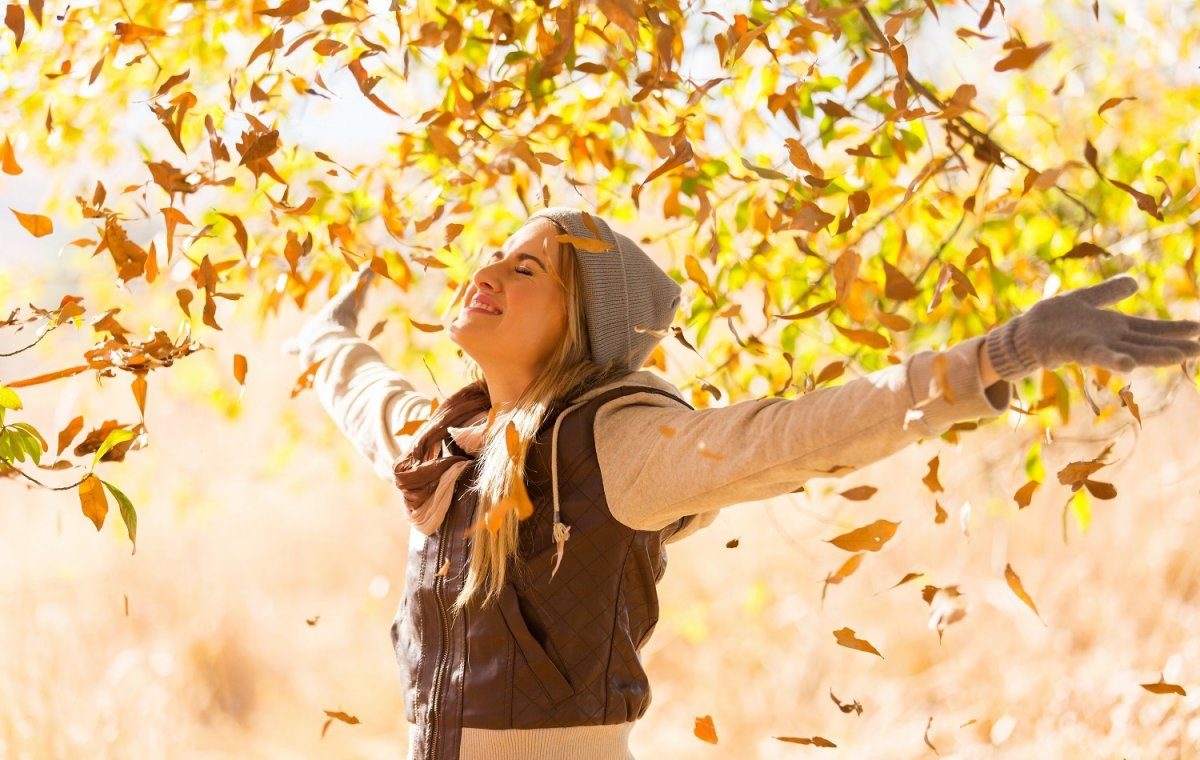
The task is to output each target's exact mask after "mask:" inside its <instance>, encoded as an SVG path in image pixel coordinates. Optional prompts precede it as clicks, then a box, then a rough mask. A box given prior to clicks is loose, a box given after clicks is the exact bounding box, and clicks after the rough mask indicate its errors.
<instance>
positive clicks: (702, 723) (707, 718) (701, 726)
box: [692, 715, 717, 744]
mask: <svg viewBox="0 0 1200 760" xmlns="http://www.w3.org/2000/svg"><path fill="white" fill-rule="evenodd" d="M692 733H693V734H695V735H696V737H697V738H698V739H700V740H702V741H706V742H708V743H709V744H716V743H717V727H716V726H714V725H713V719H712V716H711V715H704V716H702V717H699V718H696V725H695V726H694V727H693V728H692Z"/></svg>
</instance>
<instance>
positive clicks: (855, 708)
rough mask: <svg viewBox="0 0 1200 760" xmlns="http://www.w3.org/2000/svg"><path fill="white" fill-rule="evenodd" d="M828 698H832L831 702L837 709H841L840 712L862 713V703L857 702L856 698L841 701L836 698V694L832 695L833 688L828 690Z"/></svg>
mask: <svg viewBox="0 0 1200 760" xmlns="http://www.w3.org/2000/svg"><path fill="white" fill-rule="evenodd" d="M829 698H830V699H832V700H833V703H834V704H835V705H837V706H838V709H839V710H841V711H842V712H844V713H850V712H855V713H857V714H859V715H862V711H863V707H862V704H861V703H859V701H858V700H857V699H856V700H854V701H852V702H842V701H841V700H840V699H838V698H837V697H836V696H834V694H833V689H830V690H829Z"/></svg>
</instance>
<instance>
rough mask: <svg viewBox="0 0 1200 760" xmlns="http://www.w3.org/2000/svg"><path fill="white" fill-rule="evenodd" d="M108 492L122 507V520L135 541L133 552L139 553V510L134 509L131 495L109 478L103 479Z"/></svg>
mask: <svg viewBox="0 0 1200 760" xmlns="http://www.w3.org/2000/svg"><path fill="white" fill-rule="evenodd" d="M100 482H101V483H103V484H104V487H105V488H107V489H108V492H109V493H111V494H112V495H113V498H114V499H116V500H117V506H118V507H120V508H121V520H122V521H123V522H124V523H125V530H127V531H128V532H129V540H130V541H131V542H132V543H133V553H134V554H136V553H137V512H136V511H134V509H133V502H132V501H130V500H129V497H128V496H126V495H125V494H124V493H122V491H121V489H119V488H117V487H116V486H114V485H113V484H112V483H109V482H108V481H107V480H101V481H100Z"/></svg>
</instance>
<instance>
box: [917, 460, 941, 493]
mask: <svg viewBox="0 0 1200 760" xmlns="http://www.w3.org/2000/svg"><path fill="white" fill-rule="evenodd" d="M940 462H941V455H940V454H938V455H936V456H934V458H933V459H930V460H929V472H927V473H925V477H923V478H921V482H922V483H924V484H925V487H926V488H928V489H929V492H930V493H937V492H938V491H944V490H945V489H943V488H942V484H941V481H939V480H938V464H939V463H940Z"/></svg>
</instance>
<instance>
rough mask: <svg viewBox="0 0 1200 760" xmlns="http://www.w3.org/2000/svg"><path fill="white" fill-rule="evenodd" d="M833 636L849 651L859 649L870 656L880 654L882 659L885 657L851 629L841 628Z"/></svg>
mask: <svg viewBox="0 0 1200 760" xmlns="http://www.w3.org/2000/svg"><path fill="white" fill-rule="evenodd" d="M833 635H834V637H835V638H836V639H837V643H838V644H840V645H841V646H844V647H847V648H849V649H857V650H858V651H860V652H867V653H869V654H878V655H879V656H880V657H881V658H882V657H883V655H882V654H879V650H878V649H876V648H875V647H873V646H871V643H870V642H868V641H865V640H863V639H860V638H858V636H857V635H855V633H854V631H853V630H852V629H850V628H839V629H838V630H836V631H834V632H833Z"/></svg>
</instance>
